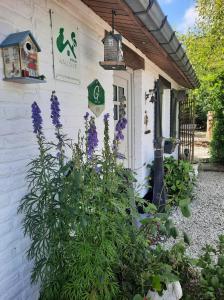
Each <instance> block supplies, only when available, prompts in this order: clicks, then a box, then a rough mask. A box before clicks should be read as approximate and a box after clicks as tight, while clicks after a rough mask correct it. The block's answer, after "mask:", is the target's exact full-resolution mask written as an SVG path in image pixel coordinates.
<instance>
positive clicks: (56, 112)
mask: <svg viewBox="0 0 224 300" xmlns="http://www.w3.org/2000/svg"><path fill="white" fill-rule="evenodd" d="M51 119H52V123H53V125H54V126H55V127H56V128H61V127H62V124H61V122H60V103H59V101H58V97H57V96H56V95H55V92H52V95H51Z"/></svg>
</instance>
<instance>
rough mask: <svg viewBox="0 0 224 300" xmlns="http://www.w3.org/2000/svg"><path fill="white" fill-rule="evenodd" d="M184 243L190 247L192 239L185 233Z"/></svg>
mask: <svg viewBox="0 0 224 300" xmlns="http://www.w3.org/2000/svg"><path fill="white" fill-rule="evenodd" d="M184 242H185V243H186V244H188V245H190V243H191V242H190V238H189V236H188V234H187V233H186V232H185V231H184Z"/></svg>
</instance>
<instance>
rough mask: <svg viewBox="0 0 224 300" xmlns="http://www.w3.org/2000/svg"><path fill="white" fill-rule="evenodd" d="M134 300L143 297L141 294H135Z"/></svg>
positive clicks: (139, 299)
mask: <svg viewBox="0 0 224 300" xmlns="http://www.w3.org/2000/svg"><path fill="white" fill-rule="evenodd" d="M133 300H143V297H142V296H141V295H140V294H137V295H135V296H134V298H133Z"/></svg>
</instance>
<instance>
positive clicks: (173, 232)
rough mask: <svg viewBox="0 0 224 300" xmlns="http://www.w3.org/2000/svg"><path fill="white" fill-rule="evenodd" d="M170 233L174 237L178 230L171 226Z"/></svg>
mask: <svg viewBox="0 0 224 300" xmlns="http://www.w3.org/2000/svg"><path fill="white" fill-rule="evenodd" d="M170 235H171V236H172V237H173V238H174V239H176V238H177V237H178V230H177V228H176V227H171V228H170Z"/></svg>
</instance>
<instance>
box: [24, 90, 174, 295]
mask: <svg viewBox="0 0 224 300" xmlns="http://www.w3.org/2000/svg"><path fill="white" fill-rule="evenodd" d="M32 119H33V126H34V133H35V134H36V137H37V142H38V145H39V155H38V157H37V158H35V159H33V160H32V161H31V163H30V164H29V171H28V176H27V179H28V181H29V191H28V193H27V195H25V197H24V198H23V199H22V200H21V204H20V207H19V212H21V213H23V214H24V219H23V227H24V232H25V234H26V235H27V236H29V237H30V239H31V245H30V248H29V250H28V258H29V259H30V260H33V264H34V267H33V270H32V281H33V282H40V299H43V300H56V299H60V300H68V299H74V300H79V299H80V300H81V299H90V300H95V299H96V300H101V299H105V300H107V299H108V300H112V299H123V300H124V299H132V297H134V296H135V294H137V293H141V294H143V295H146V294H147V291H148V289H153V290H155V291H158V292H162V290H163V289H164V288H165V287H166V284H167V283H168V282H170V281H173V280H175V279H176V276H174V274H173V270H172V266H171V265H168V264H167V263H163V262H161V261H160V254H161V251H162V249H161V247H160V246H158V242H159V239H157V238H158V235H159V234H160V233H162V230H161V228H162V226H163V227H164V226H165V227H167V228H165V229H166V230H168V231H169V234H172V235H174V236H175V235H176V234H175V232H174V231H175V230H174V227H173V226H172V224H171V223H170V222H169V220H168V219H167V217H166V216H165V215H163V214H159V213H158V212H157V210H156V208H155V206H154V205H150V204H149V205H148V206H146V207H145V212H147V213H149V214H150V218H147V219H144V220H143V221H142V226H141V228H140V229H139V228H138V227H137V226H135V222H136V219H137V218H138V214H137V210H136V207H135V202H136V195H135V192H134V188H133V185H134V182H135V178H134V174H133V172H132V171H131V170H129V169H125V168H124V167H123V165H122V164H121V163H120V162H119V160H118V159H124V157H123V156H122V155H121V154H120V153H119V152H118V144H119V142H120V140H122V139H123V134H122V130H123V129H124V128H125V126H126V124H127V120H126V119H125V118H124V117H123V118H122V119H121V120H119V122H118V124H117V126H116V132H117V133H116V136H115V139H114V141H113V142H112V146H111V142H110V139H109V114H106V115H105V116H104V144H103V150H102V152H98V151H97V146H98V142H99V141H98V135H97V130H96V125H95V119H94V117H91V116H89V114H88V113H87V114H86V115H85V116H84V122H85V133H84V135H83V136H82V135H81V134H79V136H78V141H77V143H72V142H71V141H70V140H69V139H67V137H66V136H65V135H64V134H63V128H62V124H61V121H60V106H59V101H58V99H57V97H56V95H55V93H53V94H52V97H51V119H52V123H53V125H54V127H55V141H54V142H47V141H46V139H45V137H44V134H43V131H42V117H41V111H40V108H39V107H38V105H37V103H34V104H33V105H32ZM67 147H70V149H71V150H72V157H71V159H68V158H67V157H66V148H67ZM139 201H143V200H140V199H138V202H139ZM143 202H144V201H143ZM160 225H161V226H160ZM166 230H165V231H166ZM163 234H164V230H163ZM150 246H151V248H150ZM154 248H155V249H154Z"/></svg>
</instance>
